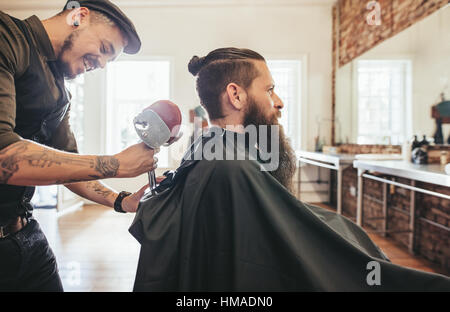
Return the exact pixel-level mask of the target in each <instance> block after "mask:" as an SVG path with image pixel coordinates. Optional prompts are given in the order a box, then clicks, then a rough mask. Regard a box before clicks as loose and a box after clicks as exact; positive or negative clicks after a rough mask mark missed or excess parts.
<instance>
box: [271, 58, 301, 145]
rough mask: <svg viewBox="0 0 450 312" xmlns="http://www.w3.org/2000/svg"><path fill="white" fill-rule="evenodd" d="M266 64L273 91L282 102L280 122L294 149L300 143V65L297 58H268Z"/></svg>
mask: <svg viewBox="0 0 450 312" xmlns="http://www.w3.org/2000/svg"><path fill="white" fill-rule="evenodd" d="M267 65H268V67H269V70H270V72H271V74H272V77H273V80H274V82H275V93H276V94H277V95H278V96H279V97H280V98H281V100H282V101H283V103H284V108H283V110H282V113H281V119H280V124H281V125H282V126H283V128H284V130H285V133H286V135H287V136H288V137H289V138H291V140H292V146H293V148H294V149H299V148H300V143H301V140H300V138H301V136H300V134H301V132H300V125H301V110H300V108H301V101H300V90H301V85H302V84H301V66H302V62H301V61H299V60H268V61H267Z"/></svg>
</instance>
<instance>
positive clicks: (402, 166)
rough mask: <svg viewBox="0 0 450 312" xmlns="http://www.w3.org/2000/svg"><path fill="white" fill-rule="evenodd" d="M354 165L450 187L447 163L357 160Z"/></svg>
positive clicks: (362, 168)
mask: <svg viewBox="0 0 450 312" xmlns="http://www.w3.org/2000/svg"><path fill="white" fill-rule="evenodd" d="M353 166H354V167H355V168H357V169H361V170H368V171H373V172H379V173H384V174H389V175H392V176H397V177H401V178H406V179H411V180H415V181H420V182H426V183H431V184H437V185H442V186H447V187H450V175H447V174H446V173H445V165H438V164H430V165H417V164H413V163H411V162H407V161H403V160H355V162H354V163H353Z"/></svg>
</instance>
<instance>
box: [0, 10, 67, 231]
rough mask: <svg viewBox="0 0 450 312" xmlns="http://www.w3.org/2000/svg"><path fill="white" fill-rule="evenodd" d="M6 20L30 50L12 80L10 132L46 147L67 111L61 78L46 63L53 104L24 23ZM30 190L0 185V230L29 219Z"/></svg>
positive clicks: (33, 45)
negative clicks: (55, 90) (53, 88)
mask: <svg viewBox="0 0 450 312" xmlns="http://www.w3.org/2000/svg"><path fill="white" fill-rule="evenodd" d="M10 17H11V19H12V20H13V21H14V23H15V24H16V25H17V27H18V28H19V29H20V30H21V31H22V33H23V35H24V36H25V38H26V40H27V42H28V45H29V47H30V60H29V66H28V68H27V70H26V71H25V72H24V73H23V74H22V75H20V76H19V75H17V76H15V77H14V83H15V88H16V127H15V128H14V132H16V133H17V134H18V135H20V136H21V137H22V138H24V139H28V140H32V141H35V142H38V143H41V144H44V145H50V142H51V138H52V134H53V132H54V131H55V130H56V129H57V128H58V126H59V124H60V123H61V121H62V120H63V118H64V116H65V114H66V113H67V110H68V108H69V95H68V93H67V91H66V89H65V86H64V77H63V76H62V73H60V72H59V70H58V68H57V65H56V62H55V61H48V62H47V64H48V65H49V67H50V69H51V71H52V73H53V76H54V78H55V83H56V85H57V87H58V90H59V94H60V95H59V98H58V100H57V101H56V102H55V101H54V98H53V96H52V94H51V90H49V88H48V81H47V77H45V74H44V70H43V68H42V65H41V63H40V60H39V55H38V53H37V51H36V47H35V44H34V42H33V40H32V38H31V34H30V32H29V30H28V28H27V27H26V25H25V22H23V21H21V20H19V19H17V18H14V17H12V16H10ZM44 104H45V105H44ZM34 190H35V187H30V186H15V185H7V184H0V226H2V225H5V224H8V223H9V222H11V221H12V220H14V219H15V218H17V217H18V216H25V217H29V216H31V212H32V210H33V206H32V205H31V204H30V200H31V198H32V197H33V194H34Z"/></svg>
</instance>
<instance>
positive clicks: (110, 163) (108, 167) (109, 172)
mask: <svg viewBox="0 0 450 312" xmlns="http://www.w3.org/2000/svg"><path fill="white" fill-rule="evenodd" d="M119 165H120V163H119V161H118V160H117V159H116V158H114V157H112V156H98V157H97V158H96V160H95V170H96V171H98V172H100V173H101V175H102V176H103V177H105V178H112V177H115V176H116V175H117V170H118V169H119Z"/></svg>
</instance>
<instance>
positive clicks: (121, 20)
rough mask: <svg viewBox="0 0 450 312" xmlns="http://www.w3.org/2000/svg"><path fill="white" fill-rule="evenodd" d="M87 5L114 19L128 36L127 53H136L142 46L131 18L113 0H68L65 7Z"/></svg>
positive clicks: (71, 7)
mask: <svg viewBox="0 0 450 312" xmlns="http://www.w3.org/2000/svg"><path fill="white" fill-rule="evenodd" d="M78 7H86V8H88V9H90V10H94V11H99V12H101V13H103V14H105V15H106V16H108V17H109V18H111V20H113V21H114V22H115V23H116V24H117V26H118V27H119V28H120V29H121V30H122V32H123V33H124V34H125V35H126V36H127V39H128V44H127V46H126V47H125V48H124V50H123V51H124V52H125V53H127V54H136V53H137V52H139V50H140V48H141V40H140V39H139V36H138V34H137V32H136V29H135V28H134V25H133V23H132V22H131V20H130V19H129V18H128V17H127V16H126V15H125V14H124V13H123V12H122V11H121V10H120V9H119V8H118V7H117V6H116V5H115V4H113V3H112V2H111V1H108V0H80V1H67V3H66V5H65V6H64V9H65V10H66V9H73V8H78Z"/></svg>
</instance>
